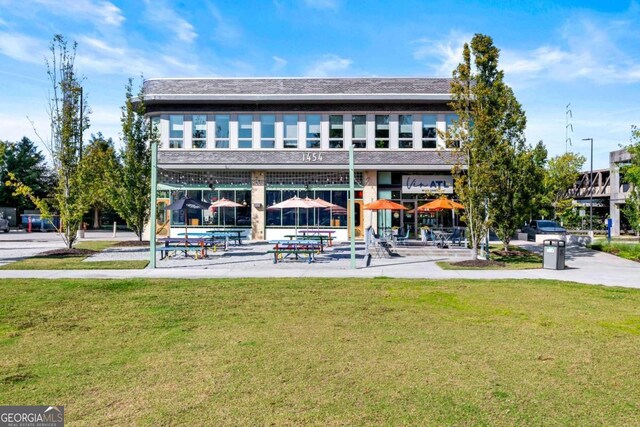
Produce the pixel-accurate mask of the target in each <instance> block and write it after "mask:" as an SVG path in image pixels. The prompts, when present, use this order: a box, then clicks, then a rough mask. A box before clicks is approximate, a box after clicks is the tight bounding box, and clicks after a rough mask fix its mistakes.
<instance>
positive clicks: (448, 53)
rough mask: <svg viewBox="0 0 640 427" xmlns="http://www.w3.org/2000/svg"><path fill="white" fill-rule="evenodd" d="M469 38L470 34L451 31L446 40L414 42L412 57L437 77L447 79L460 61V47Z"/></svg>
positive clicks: (424, 39)
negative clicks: (429, 68) (426, 66)
mask: <svg viewBox="0 0 640 427" xmlns="http://www.w3.org/2000/svg"><path fill="white" fill-rule="evenodd" d="M471 37H472V36H471V35H470V34H464V33H461V32H459V31H451V32H450V33H449V35H448V36H447V37H446V38H443V39H440V40H432V39H427V38H422V39H419V40H415V41H414V42H413V43H414V44H416V45H417V47H416V48H415V49H414V51H413V57H414V58H415V59H417V60H420V61H423V62H426V63H428V64H429V66H430V67H431V69H432V71H433V72H434V73H435V74H436V75H437V76H443V77H449V76H451V73H452V72H453V70H454V69H455V68H456V67H457V66H458V64H459V63H460V61H461V60H462V47H463V46H464V44H465V43H467V42H469V41H470V40H471Z"/></svg>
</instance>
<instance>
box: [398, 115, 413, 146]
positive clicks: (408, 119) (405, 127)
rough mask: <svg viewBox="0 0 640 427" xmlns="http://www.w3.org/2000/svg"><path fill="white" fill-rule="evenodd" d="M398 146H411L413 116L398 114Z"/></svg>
mask: <svg viewBox="0 0 640 427" xmlns="http://www.w3.org/2000/svg"><path fill="white" fill-rule="evenodd" d="M398 148H413V116H412V115H410V114H400V115H399V116H398Z"/></svg>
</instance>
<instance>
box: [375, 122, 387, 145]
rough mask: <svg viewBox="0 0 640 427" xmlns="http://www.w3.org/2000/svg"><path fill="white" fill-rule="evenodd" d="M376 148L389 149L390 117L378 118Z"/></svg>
mask: <svg viewBox="0 0 640 427" xmlns="http://www.w3.org/2000/svg"><path fill="white" fill-rule="evenodd" d="M376 148H389V116H388V115H384V116H376Z"/></svg>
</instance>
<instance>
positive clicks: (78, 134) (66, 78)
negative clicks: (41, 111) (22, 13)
mask: <svg viewBox="0 0 640 427" xmlns="http://www.w3.org/2000/svg"><path fill="white" fill-rule="evenodd" d="M76 47H77V43H75V42H74V43H73V44H72V46H71V47H69V46H68V44H67V41H66V40H65V38H64V37H63V36H62V35H59V34H58V35H55V36H54V38H53V41H52V42H51V45H50V50H51V59H50V60H46V65H47V74H48V76H49V80H50V82H51V85H52V92H51V99H50V101H49V111H48V113H49V118H50V121H51V139H50V140H49V141H48V142H46V145H47V147H48V148H49V151H50V153H51V157H52V159H53V167H54V174H55V176H56V178H57V185H56V187H55V189H54V191H53V195H52V198H53V201H52V204H53V208H55V210H57V212H58V214H59V215H60V223H61V225H60V228H59V229H58V230H57V231H58V232H59V234H60V236H61V237H62V240H63V241H64V243H65V245H66V246H67V247H68V248H72V247H73V245H74V243H75V241H76V238H77V232H78V229H79V228H80V225H81V223H82V217H83V215H84V214H85V212H87V211H88V210H89V208H90V206H91V198H90V197H89V195H88V192H87V191H86V185H85V183H84V182H83V180H82V174H81V152H82V133H83V132H84V130H86V129H88V127H89V119H88V113H89V109H88V106H87V103H86V97H84V99H83V98H82V96H81V94H82V84H81V80H82V79H81V78H79V77H78V75H77V73H76V69H75V65H74V63H75V56H76ZM81 104H82V108H81ZM81 112H82V114H81ZM8 182H9V184H10V185H12V186H13V187H15V189H16V191H15V193H16V194H17V195H21V196H25V197H28V198H29V200H31V201H32V203H34V204H35V205H36V207H38V208H39V209H40V211H41V213H42V216H43V218H47V217H50V215H51V210H52V209H50V207H49V205H48V203H47V202H46V201H45V200H43V199H41V198H39V197H37V195H36V194H35V193H34V189H33V188H31V187H30V186H29V185H27V184H25V183H23V182H20V180H19V179H18V177H17V176H15V174H10V176H9V181H8Z"/></svg>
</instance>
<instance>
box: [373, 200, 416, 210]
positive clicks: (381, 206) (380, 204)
mask: <svg viewBox="0 0 640 427" xmlns="http://www.w3.org/2000/svg"><path fill="white" fill-rule="evenodd" d="M364 208H365V209H366V210H369V211H406V210H408V209H409V208H408V207H406V206H403V205H401V204H400V203H396V202H392V201H391V200H387V199H380V200H376V201H373V202H371V203H368V204H366V205H364Z"/></svg>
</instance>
